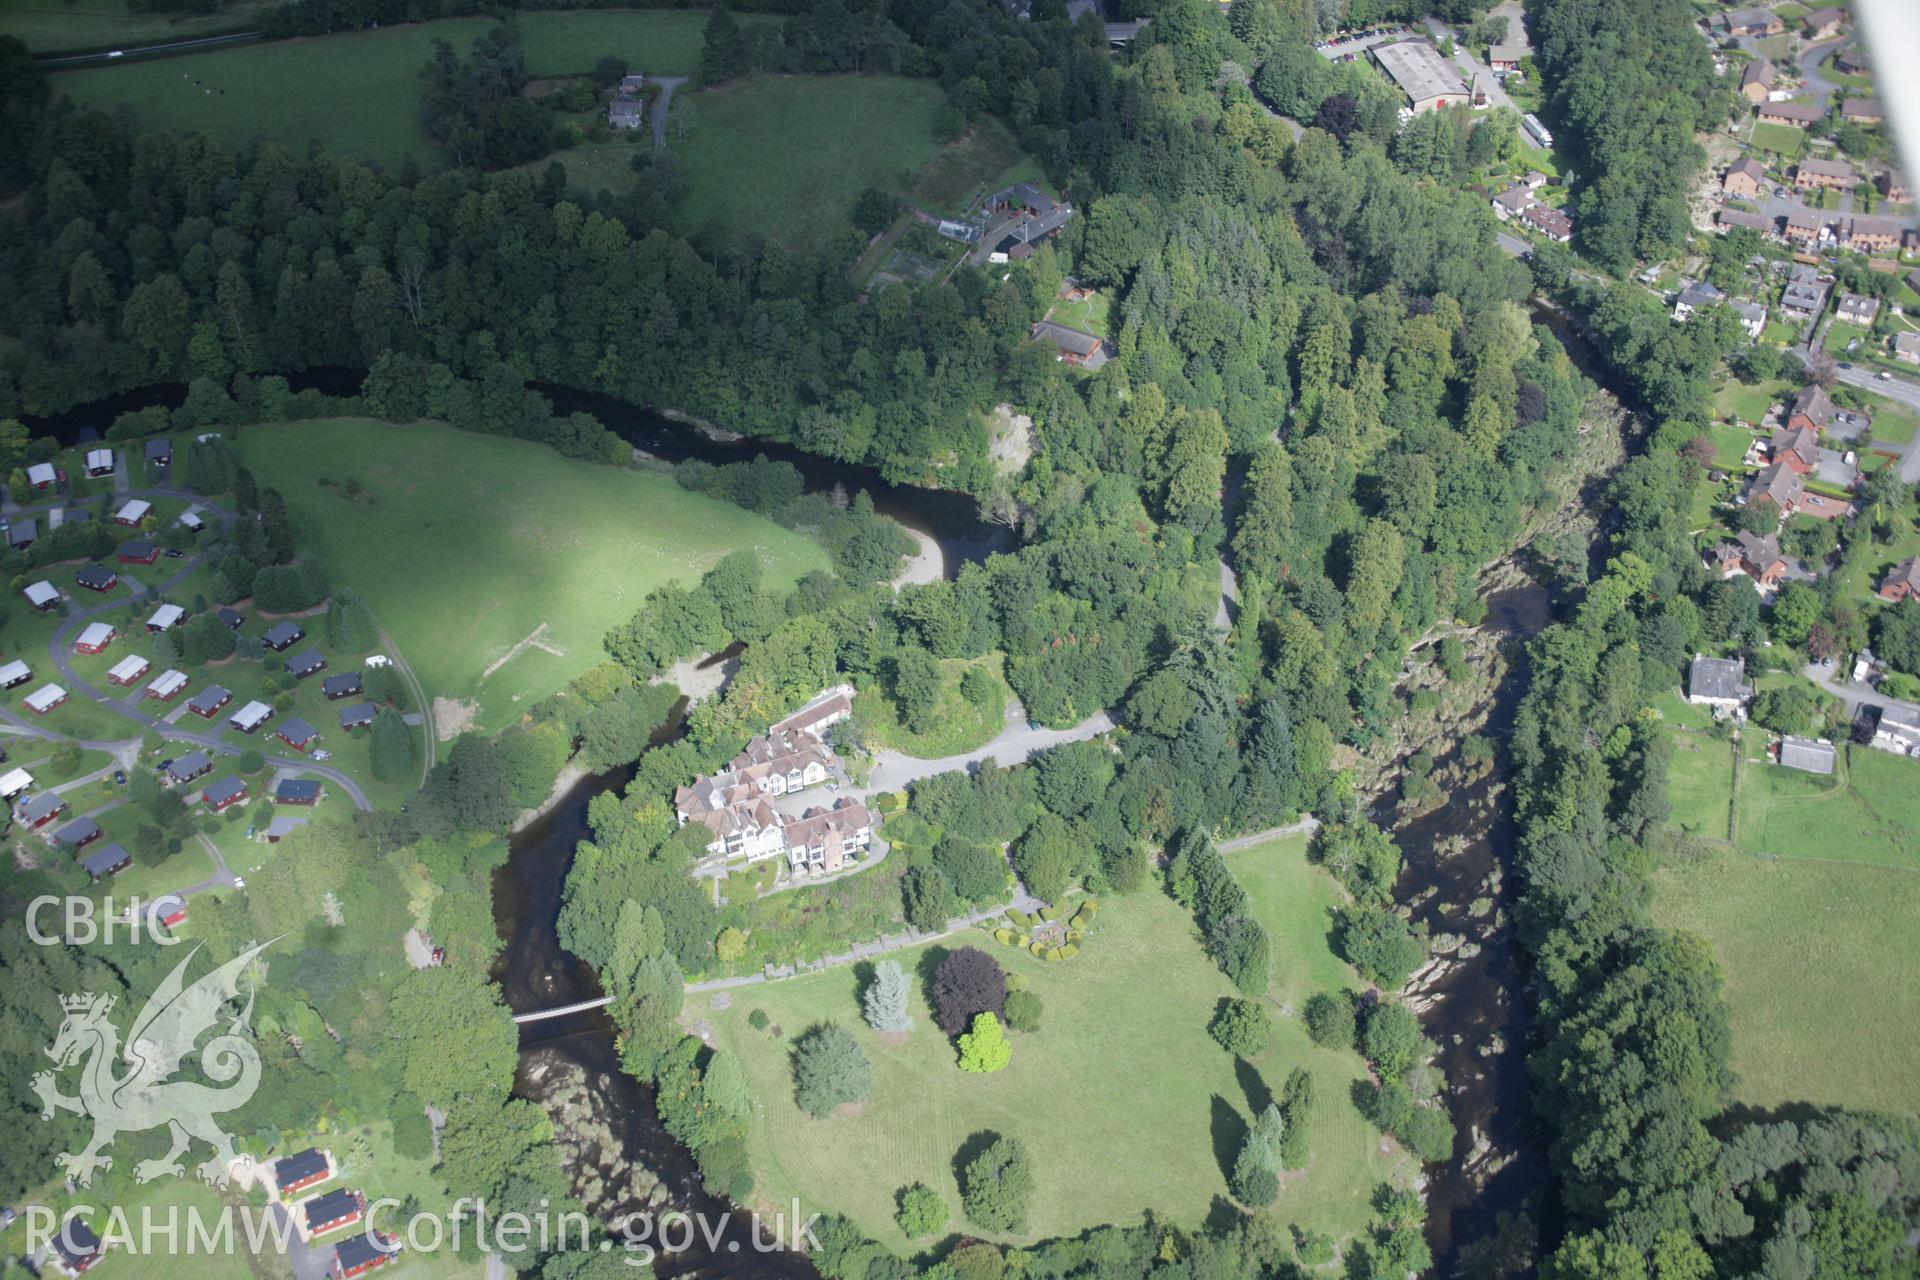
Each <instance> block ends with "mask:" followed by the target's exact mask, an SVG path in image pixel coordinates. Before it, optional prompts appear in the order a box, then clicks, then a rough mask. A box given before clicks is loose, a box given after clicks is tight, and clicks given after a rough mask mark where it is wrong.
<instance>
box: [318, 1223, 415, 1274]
mask: <svg viewBox="0 0 1920 1280" xmlns="http://www.w3.org/2000/svg"><path fill="white" fill-rule="evenodd" d="M405 1248H406V1246H405V1245H403V1244H401V1243H400V1237H398V1236H395V1235H389V1234H388V1233H386V1232H384V1231H356V1232H354V1233H353V1234H352V1235H350V1236H348V1237H347V1238H346V1239H344V1240H342V1241H341V1242H340V1244H339V1247H337V1248H336V1249H334V1251H333V1269H332V1271H331V1272H330V1273H329V1274H331V1275H332V1276H333V1280H356V1277H359V1276H364V1275H366V1274H367V1273H368V1272H370V1271H374V1270H377V1269H379V1268H381V1267H384V1266H386V1265H387V1264H388V1263H390V1262H392V1261H393V1260H394V1259H396V1258H398V1257H399V1256H400V1254H401V1253H402V1252H403V1251H404V1250H405Z"/></svg>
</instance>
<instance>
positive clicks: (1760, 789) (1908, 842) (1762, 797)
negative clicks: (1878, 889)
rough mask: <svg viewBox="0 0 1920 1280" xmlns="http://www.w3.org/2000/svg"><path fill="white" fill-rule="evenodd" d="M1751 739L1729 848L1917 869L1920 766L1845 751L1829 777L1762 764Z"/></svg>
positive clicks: (1859, 749)
mask: <svg viewBox="0 0 1920 1280" xmlns="http://www.w3.org/2000/svg"><path fill="white" fill-rule="evenodd" d="M1758 755H1759V738H1758V735H1756V734H1752V733H1749V735H1748V740H1747V742H1746V743H1745V744H1744V745H1743V749H1742V759H1741V761H1740V770H1741V774H1740V796H1739V800H1738V802H1737V804H1736V807H1735V824H1734V843H1736V844H1737V845H1739V846H1740V847H1741V848H1743V849H1747V850H1749V851H1751V852H1754V853H1763V854H1767V855H1770V856H1773V857H1779V858H1802V859H1808V860H1815V861H1819V862H1822V863H1832V862H1863V863H1876V864H1879V865H1882V866H1890V867H1906V868H1909V869H1912V870H1917V871H1920V764H1916V763H1915V762H1914V761H1911V760H1908V759H1906V758H1905V757H1903V756H1894V755H1890V754H1888V753H1887V752H1884V751H1875V750H1874V749H1873V748H1871V747H1858V746H1855V747H1843V748H1842V749H1841V752H1840V757H1839V760H1838V762H1837V763H1836V768H1835V771H1834V773H1833V775H1832V776H1831V777H1821V776H1819V775H1815V774H1809V773H1801V772H1800V771H1799V770H1797V769H1783V768H1781V767H1780V766H1778V765H1774V764H1767V763H1763V762H1760V761H1759V760H1758V759H1757V757H1758Z"/></svg>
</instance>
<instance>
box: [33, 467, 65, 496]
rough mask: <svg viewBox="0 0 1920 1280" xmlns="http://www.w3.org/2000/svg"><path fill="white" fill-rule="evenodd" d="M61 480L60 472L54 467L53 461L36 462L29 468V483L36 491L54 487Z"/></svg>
mask: <svg viewBox="0 0 1920 1280" xmlns="http://www.w3.org/2000/svg"><path fill="white" fill-rule="evenodd" d="M59 480H60V473H59V472H58V471H55V470H54V469H53V464H52V463H51V462H36V463H34V464H33V465H32V466H30V467H28V468H27V484H28V485H30V486H32V488H33V490H34V491H35V492H36V493H41V492H45V491H46V490H48V489H51V488H53V486H54V485H55V484H57V483H58V482H59Z"/></svg>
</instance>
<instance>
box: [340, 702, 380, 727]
mask: <svg viewBox="0 0 1920 1280" xmlns="http://www.w3.org/2000/svg"><path fill="white" fill-rule="evenodd" d="M379 714H380V709H379V708H378V707H376V706H374V705H373V704H372V703H371V702H362V703H360V704H358V705H357V706H351V707H342V708H340V727H341V728H342V729H358V728H359V727H360V726H361V725H366V724H372V723H373V721H374V717H375V716H377V715H379Z"/></svg>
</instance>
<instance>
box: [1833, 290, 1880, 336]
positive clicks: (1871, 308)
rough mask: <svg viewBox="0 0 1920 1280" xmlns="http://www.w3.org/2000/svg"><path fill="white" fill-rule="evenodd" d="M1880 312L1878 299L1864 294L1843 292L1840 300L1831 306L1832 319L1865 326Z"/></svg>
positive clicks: (1871, 322) (1870, 323)
mask: <svg viewBox="0 0 1920 1280" xmlns="http://www.w3.org/2000/svg"><path fill="white" fill-rule="evenodd" d="M1879 314H1880V300H1879V299H1878V298H1869V297H1866V296H1865V295H1864V294H1858V293H1843V294H1841V295H1840V301H1838V302H1836V303H1835V304H1834V306H1833V316H1834V319H1836V320H1838V321H1840V322H1841V323H1842V324H1857V325H1859V326H1860V327H1861V328H1863V329H1864V328H1867V327H1869V326H1871V325H1872V324H1873V318H1874V317H1875V316H1877V315H1879Z"/></svg>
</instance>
